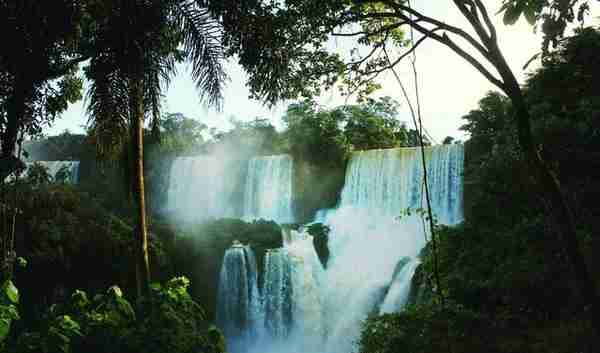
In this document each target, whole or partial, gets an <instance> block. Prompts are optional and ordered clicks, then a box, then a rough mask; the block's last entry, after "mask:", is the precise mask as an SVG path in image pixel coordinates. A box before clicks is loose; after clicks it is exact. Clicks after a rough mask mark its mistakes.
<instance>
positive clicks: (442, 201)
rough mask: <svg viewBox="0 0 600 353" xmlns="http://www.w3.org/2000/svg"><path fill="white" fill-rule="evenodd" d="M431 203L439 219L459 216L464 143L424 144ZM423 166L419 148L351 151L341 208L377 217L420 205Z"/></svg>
mask: <svg viewBox="0 0 600 353" xmlns="http://www.w3.org/2000/svg"><path fill="white" fill-rule="evenodd" d="M425 160H426V165H427V173H428V175H427V177H428V182H429V184H428V185H429V189H430V191H431V192H430V196H431V205H432V208H433V211H434V214H435V215H436V216H437V218H438V221H439V222H440V223H442V224H455V223H457V222H460V221H461V220H462V172H463V160H464V147H463V146H462V145H442V146H435V147H426V148H425ZM422 185H423V168H422V161H421V151H420V149H419V148H394V149H384V150H370V151H361V152H355V153H354V154H353V155H352V158H351V160H350V164H349V166H348V171H347V173H346V182H345V184H344V189H343V191H342V197H341V207H342V208H343V207H346V206H351V207H359V208H362V209H367V210H370V211H372V212H373V213H376V214H378V215H382V216H392V217H394V216H398V215H399V214H400V212H401V211H402V210H406V209H408V208H410V209H413V210H416V209H419V208H425V207H426V205H425V201H424V192H423V187H422Z"/></svg>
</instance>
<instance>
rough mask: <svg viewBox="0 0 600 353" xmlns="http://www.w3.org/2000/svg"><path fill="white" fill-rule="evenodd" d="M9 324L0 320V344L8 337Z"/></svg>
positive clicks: (7, 320) (7, 321)
mask: <svg viewBox="0 0 600 353" xmlns="http://www.w3.org/2000/svg"><path fill="white" fill-rule="evenodd" d="M10 322H11V320H9V319H0V342H2V341H4V339H5V338H6V337H7V336H8V333H9V332H10Z"/></svg>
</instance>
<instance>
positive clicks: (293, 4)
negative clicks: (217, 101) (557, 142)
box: [215, 0, 600, 332]
mask: <svg viewBox="0 0 600 353" xmlns="http://www.w3.org/2000/svg"><path fill="white" fill-rule="evenodd" d="M230 2H231V1H224V2H223V3H221V4H220V5H218V6H217V5H215V7H216V8H217V10H218V11H220V13H221V14H222V16H223V18H224V20H223V23H224V25H225V28H226V34H227V43H228V44H230V45H231V47H232V49H231V50H230V53H232V54H238V55H239V61H240V63H241V64H242V65H243V66H244V67H245V68H246V70H247V71H248V72H249V73H250V78H249V82H248V84H249V86H250V88H251V89H252V92H253V93H254V96H255V97H257V98H261V99H263V100H265V101H267V102H276V101H278V100H281V99H286V98H294V97H297V96H310V95H314V94H316V93H319V92H320V90H321V89H322V88H327V87H331V86H333V85H334V84H335V83H337V82H338V81H339V79H340V78H342V82H343V83H344V84H345V86H346V87H347V92H349V93H353V92H358V93H369V92H371V91H372V90H373V89H374V88H376V87H377V85H376V84H374V79H376V78H377V76H378V75H380V74H381V73H382V72H385V71H386V70H389V69H393V68H394V67H395V65H397V64H398V63H399V62H401V61H402V60H403V59H404V58H406V57H407V56H409V55H410V54H411V53H412V52H414V51H415V50H416V49H417V48H418V47H419V45H420V44H422V43H423V42H424V41H425V40H427V39H429V40H433V41H436V42H438V43H440V44H443V45H444V46H446V47H448V48H449V49H451V50H452V51H453V52H455V53H456V54H457V55H459V56H460V57H461V58H463V59H464V60H465V61H466V62H468V63H469V64H470V65H471V66H472V67H473V68H474V69H475V70H477V71H478V72H479V73H481V74H482V75H483V76H484V77H485V78H486V79H487V80H488V81H490V82H491V83H492V84H494V85H495V86H496V87H498V88H499V89H500V90H501V91H502V92H503V93H504V94H506V95H507V96H508V98H509V99H510V101H511V103H512V108H513V111H514V114H513V115H512V124H514V126H515V127H516V130H517V137H518V141H519V146H520V151H521V153H522V154H523V157H524V159H525V160H526V161H527V163H528V164H529V168H531V176H532V178H533V179H534V180H535V184H536V186H537V187H538V190H539V194H540V197H541V198H542V199H544V201H545V202H547V204H548V205H549V207H548V208H549V212H550V214H551V217H552V220H553V223H554V224H556V226H557V228H558V233H560V234H561V236H562V238H563V241H564V245H565V248H566V249H567V253H568V257H569V259H570V261H571V264H572V266H573V268H574V271H575V274H576V278H577V282H578V283H579V285H580V289H581V292H582V294H583V296H584V297H585V301H586V303H587V304H588V305H589V306H590V308H591V310H592V313H593V314H592V316H593V324H594V326H595V327H596V329H597V331H598V332H600V301H599V300H598V293H597V289H596V284H595V283H594V282H593V280H592V279H591V277H590V272H589V269H588V268H587V265H586V264H585V262H584V260H583V257H582V254H581V251H580V248H579V242H578V239H577V234H576V230H575V221H574V218H573V215H572V212H571V210H570V208H569V205H568V204H567V202H566V199H565V196H564V195H563V192H562V190H561V187H560V183H559V180H558V179H557V177H556V175H555V173H554V172H553V171H552V169H551V168H550V167H549V165H548V163H547V162H546V161H545V160H544V159H543V158H542V156H541V155H540V153H539V150H538V148H537V143H536V141H535V139H534V136H533V134H532V128H531V115H530V112H529V109H528V105H527V102H526V101H525V99H524V95H523V89H522V88H521V86H520V85H519V83H518V81H517V79H516V77H515V75H514V73H513V71H512V70H511V69H510V67H509V65H508V63H507V62H506V59H505V58H504V55H503V53H502V51H501V50H500V47H499V45H498V35H497V32H496V28H495V26H494V25H493V23H492V21H491V18H490V15H489V11H488V8H487V7H486V6H485V5H484V4H483V2H482V1H481V0H454V1H453V2H452V3H453V4H454V7H455V8H456V9H457V10H458V11H459V12H460V13H461V14H462V16H463V17H464V18H465V19H466V20H467V22H468V25H467V27H468V28H459V27H456V26H452V25H449V24H447V23H445V22H444V21H442V20H440V19H437V18H434V17H431V16H428V15H427V14H425V13H421V12H419V11H417V10H415V9H414V8H412V6H411V3H410V2H409V1H404V0H398V1H395V0H381V1H370V0H355V1H346V0H335V1H328V2H323V1H318V0H308V1H307V0H302V1H300V0H288V1H284V2H279V3H273V2H261V1H253V2H250V3H249V4H247V6H241V7H240V6H237V7H236V6H232V4H231V3H230ZM504 3H505V4H504V6H503V8H502V10H503V11H505V22H506V23H514V21H516V19H518V17H519V16H520V15H521V14H522V13H524V14H525V15H526V17H527V18H528V19H529V20H530V21H531V22H538V23H541V24H542V27H543V31H544V34H545V40H544V45H543V47H542V48H543V49H544V51H547V49H548V45H547V44H548V43H557V42H558V39H559V38H560V37H561V36H562V35H563V33H564V30H565V28H566V24H567V23H568V22H572V21H574V20H575V18H576V16H575V15H574V10H573V9H574V6H575V5H576V4H581V5H580V7H579V8H578V9H579V10H578V15H579V16H577V17H578V19H579V20H583V18H584V15H585V13H586V8H588V7H587V6H586V5H587V2H586V1H572V2H567V1H563V0H555V1H527V0H507V1H505V2H504ZM240 18H241V19H242V20H240ZM406 26H409V27H410V28H411V31H414V32H416V33H417V34H420V37H417V36H416V35H415V36H414V37H413V36H411V38H410V39H411V40H410V41H407V40H406V38H405V36H404V34H403V31H402V28H403V27H406ZM467 30H470V31H473V33H474V35H471V34H470V33H469V32H468V31H467ZM411 33H413V32H411ZM331 37H349V38H354V39H355V40H356V41H357V43H359V44H360V45H362V46H366V47H367V48H368V50H367V51H366V54H365V55H362V56H360V55H359V51H358V50H356V51H353V55H352V57H350V58H343V57H341V56H340V55H339V54H338V53H335V52H333V53H332V52H331V51H330V50H328V48H327V45H326V44H327V41H328V40H329V39H330V38H331ZM389 45H393V46H396V47H403V46H404V47H406V48H407V49H406V50H405V51H404V53H402V54H400V55H397V56H391V55H389V51H388V50H387V48H388V46H389ZM251 48H254V49H255V50H254V51H252V50H250V49H251ZM265 48H267V50H265ZM257 51H259V52H260V53H261V55H256V52H257ZM251 53H254V54H251Z"/></svg>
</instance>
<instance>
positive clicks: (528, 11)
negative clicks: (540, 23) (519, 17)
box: [523, 5, 537, 26]
mask: <svg viewBox="0 0 600 353" xmlns="http://www.w3.org/2000/svg"><path fill="white" fill-rule="evenodd" d="M523 14H524V15H525V19H526V20H527V22H529V24H530V25H532V26H533V25H534V24H535V22H536V21H537V17H536V14H535V7H534V6H532V5H529V6H527V7H525V11H523Z"/></svg>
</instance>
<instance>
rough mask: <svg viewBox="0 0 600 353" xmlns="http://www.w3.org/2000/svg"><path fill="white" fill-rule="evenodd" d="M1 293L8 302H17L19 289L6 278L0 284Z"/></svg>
mask: <svg viewBox="0 0 600 353" xmlns="http://www.w3.org/2000/svg"><path fill="white" fill-rule="evenodd" d="M2 293H3V295H4V296H5V298H6V299H8V300H9V302H10V303H13V304H19V290H18V289H17V287H15V285H14V284H13V283H12V281H11V280H6V282H4V284H3V285H2Z"/></svg>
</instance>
